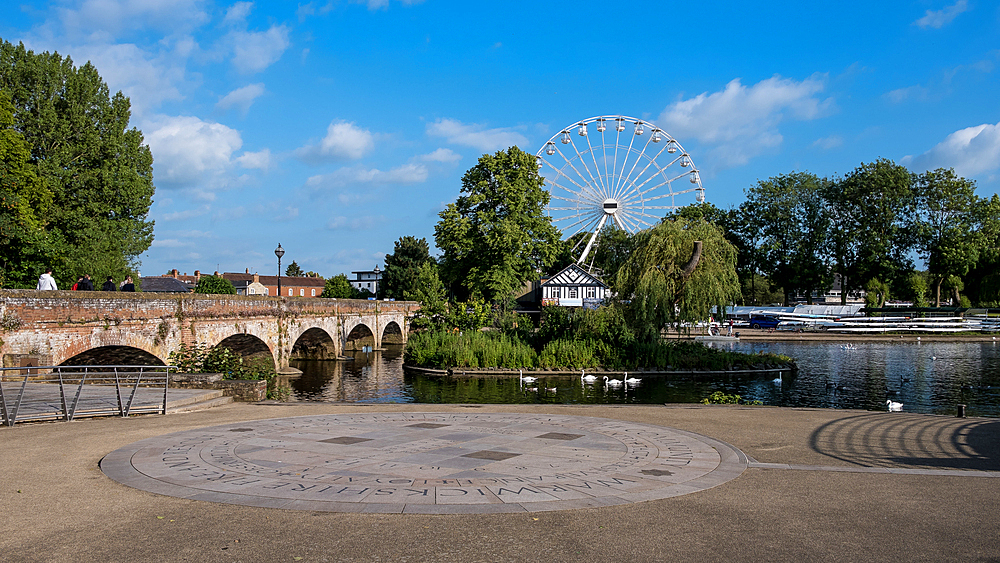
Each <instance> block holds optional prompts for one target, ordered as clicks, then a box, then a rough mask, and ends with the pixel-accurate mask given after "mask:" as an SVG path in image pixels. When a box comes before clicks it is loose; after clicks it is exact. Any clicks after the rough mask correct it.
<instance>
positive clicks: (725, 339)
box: [694, 335, 740, 342]
mask: <svg viewBox="0 0 1000 563" xmlns="http://www.w3.org/2000/svg"><path fill="white" fill-rule="evenodd" d="M694 341H695V342H739V341H740V337H739V336H707V335H702V336H695V337H694Z"/></svg>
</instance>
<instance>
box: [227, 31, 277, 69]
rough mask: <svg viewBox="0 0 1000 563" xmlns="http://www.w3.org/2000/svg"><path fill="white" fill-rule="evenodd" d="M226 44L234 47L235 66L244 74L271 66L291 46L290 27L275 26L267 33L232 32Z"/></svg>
mask: <svg viewBox="0 0 1000 563" xmlns="http://www.w3.org/2000/svg"><path fill="white" fill-rule="evenodd" d="M226 43H227V44H230V45H232V50H233V66H235V67H236V70H237V71H239V72H241V73H243V74H251V73H255V72H260V71H262V70H264V69H266V68H267V67H269V66H271V65H272V64H274V63H275V62H277V60H278V59H280V58H281V55H282V54H283V53H284V52H285V49H287V48H288V46H289V45H290V43H289V41H288V27H286V26H283V25H273V26H271V28H270V29H268V30H267V31H231V32H230V33H229V34H227V36H226Z"/></svg>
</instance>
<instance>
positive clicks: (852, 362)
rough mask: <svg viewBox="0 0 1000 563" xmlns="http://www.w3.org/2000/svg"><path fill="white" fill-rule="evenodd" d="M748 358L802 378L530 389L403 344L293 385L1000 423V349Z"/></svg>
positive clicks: (874, 347) (438, 398)
mask: <svg viewBox="0 0 1000 563" xmlns="http://www.w3.org/2000/svg"><path fill="white" fill-rule="evenodd" d="M724 346H725V347H726V349H731V350H735V351H741V352H759V351H763V352H773V353H777V354H784V355H786V356H790V357H792V358H795V360H796V362H797V363H798V365H799V372H798V374H797V375H796V376H795V377H794V378H788V377H784V378H782V380H781V381H780V382H776V381H773V378H774V375H773V374H772V375H767V376H758V377H752V376H722V377H719V376H712V377H711V378H709V377H676V376H672V377H652V376H644V375H643V374H641V373H639V374H630V377H631V376H635V377H639V378H641V379H642V383H641V384H640V385H638V386H636V387H628V388H623V387H618V388H617V389H616V388H607V389H605V387H604V385H603V384H602V383H601V382H598V383H597V384H592V385H588V384H585V383H583V382H582V381H581V380H580V378H579V377H572V376H550V377H541V378H539V380H538V381H537V382H535V383H532V384H531V385H530V386H528V385H522V384H520V381H519V380H518V378H517V377H513V378H506V379H498V378H450V377H438V376H428V375H424V374H414V373H407V372H405V371H404V370H403V363H402V362H403V360H402V347H389V348H387V349H386V350H384V351H380V352H373V353H370V354H363V353H356V354H354V356H353V357H354V360H353V361H309V360H300V361H295V362H292V365H293V366H294V367H297V368H298V369H300V370H302V371H303V374H302V376H300V377H296V378H292V379H290V381H289V383H290V385H291V387H292V398H291V400H293V401H338V402H339V401H347V402H368V403H410V402H416V403H560V404H624V403H634V404H662V403H696V402H699V401H701V399H703V398H705V397H708V396H709V395H711V394H712V393H713V392H715V391H723V392H725V393H729V394H738V395H741V396H742V397H743V398H744V399H748V400H759V401H761V402H763V403H764V404H765V405H776V406H787V407H820V408H840V409H864V410H886V404H885V402H886V400H888V399H891V400H892V401H895V402H900V403H903V410H904V411H906V412H916V413H932V414H948V415H954V414H955V412H956V408H957V405H958V404H965V405H967V407H966V414H968V415H969V416H991V417H1000V343H996V342H927V343H884V342H873V343H870V344H865V343H855V344H854V346H855V348H854V349H844V348H842V346H841V345H840V344H830V343H815V342H770V343H762V342H741V343H737V344H727V345H724Z"/></svg>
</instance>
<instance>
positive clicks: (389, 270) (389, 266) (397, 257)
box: [379, 236, 434, 299]
mask: <svg viewBox="0 0 1000 563" xmlns="http://www.w3.org/2000/svg"><path fill="white" fill-rule="evenodd" d="M433 261H434V259H433V258H431V255H430V246H429V245H428V244H427V239H424V238H421V239H418V238H416V237H412V236H404V237H400V239H399V240H398V241H396V244H395V249H394V250H393V253H392V254H389V255H386V257H385V270H384V271H383V272H382V283H380V284H379V289H380V290H382V295H383V296H384V297H390V298H392V299H403V298H404V296H405V295H406V294H407V293H408V292H412V291H413V290H414V285H415V284H416V280H417V273H418V272H419V270H420V267H421V266H423V265H424V264H426V263H429V262H433Z"/></svg>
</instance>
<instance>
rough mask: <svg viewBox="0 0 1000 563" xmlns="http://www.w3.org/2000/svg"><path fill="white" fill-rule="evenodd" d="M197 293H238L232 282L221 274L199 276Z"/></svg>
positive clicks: (195, 288)
mask: <svg viewBox="0 0 1000 563" xmlns="http://www.w3.org/2000/svg"><path fill="white" fill-rule="evenodd" d="M194 292H195V293H214V294H216V295H236V288H235V287H233V284H232V282H230V281H229V280H227V279H226V278H224V277H221V276H208V275H202V276H201V277H199V278H198V285H196V286H195V287H194Z"/></svg>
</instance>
